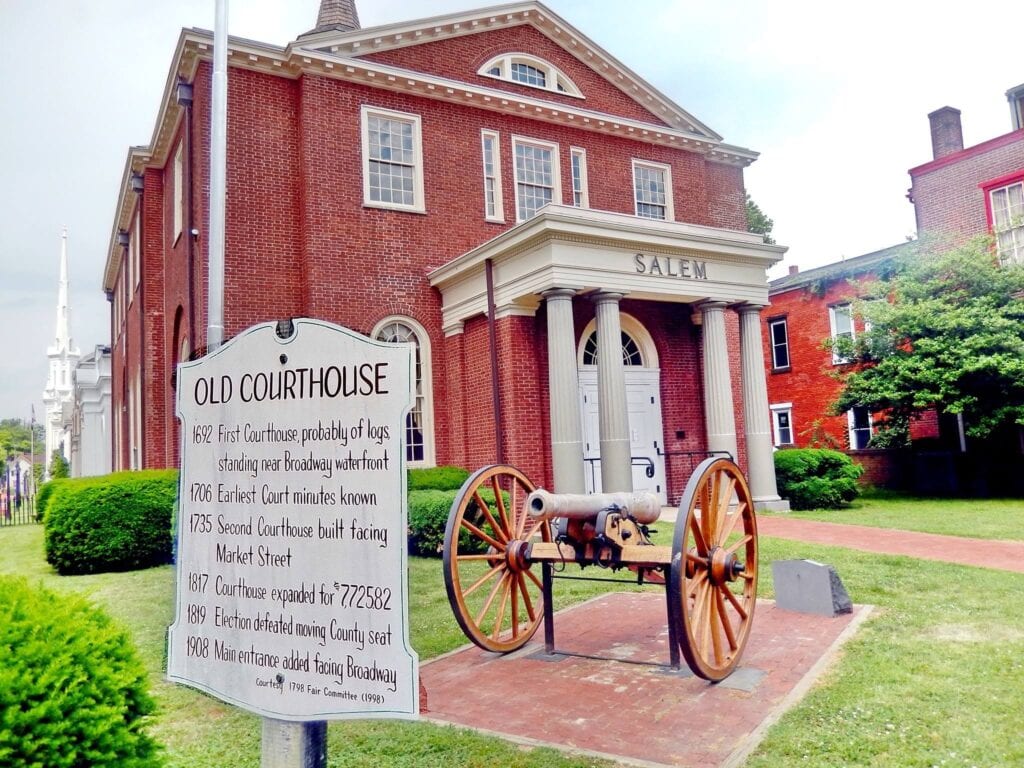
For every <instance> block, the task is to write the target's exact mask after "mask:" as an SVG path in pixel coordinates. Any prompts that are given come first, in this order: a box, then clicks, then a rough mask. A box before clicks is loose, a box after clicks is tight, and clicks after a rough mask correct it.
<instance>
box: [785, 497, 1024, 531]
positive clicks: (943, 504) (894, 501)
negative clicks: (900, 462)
mask: <svg viewBox="0 0 1024 768" xmlns="http://www.w3.org/2000/svg"><path fill="white" fill-rule="evenodd" d="M786 516H788V517H795V518H799V519H802V520H824V521H826V522H830V523H851V524H853V525H870V526H874V527H876V528H898V529H900V530H904V531H921V532H923V533H942V534H946V535H948V536H966V537H968V538H973V539H1009V540H1016V541H1024V499H934V498H909V497H906V496H895V495H891V494H885V493H872V494H869V495H866V496H864V497H863V498H860V499H857V500H856V501H854V502H853V504H851V505H850V507H848V508H847V509H835V510H833V509H816V510H813V511H811V512H790V513H787V515H786Z"/></svg>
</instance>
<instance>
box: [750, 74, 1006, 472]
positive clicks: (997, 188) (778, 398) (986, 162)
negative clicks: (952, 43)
mask: <svg viewBox="0 0 1024 768" xmlns="http://www.w3.org/2000/svg"><path fill="white" fill-rule="evenodd" d="M1007 98H1008V101H1009V103H1010V110H1011V118H1012V122H1011V126H1012V128H1013V130H1012V131H1011V132H1010V133H1007V134H1005V135H1003V136H999V137H997V138H994V139H991V140H989V141H986V142H983V143H981V144H978V145H977V146H974V147H968V148H964V146H963V135H962V130H961V125H960V112H959V110H956V109H953V108H951V107H943V108H942V109H939V110H936V111H935V112H933V113H931V114H930V115H929V116H928V118H929V122H930V125H931V137H932V148H933V154H934V158H933V160H931V161H930V162H928V163H925V164H923V165H920V166H917V167H916V168H912V169H911V170H910V176H911V180H912V187H911V190H910V193H909V195H908V197H909V198H910V200H911V202H913V204H914V210H915V213H916V216H917V224H918V235H919V240H918V241H917V242H916V243H903V244H900V245H896V246H893V247H891V248H886V249H883V250H881V251H876V252H874V253H869V254H865V255H863V256H857V257H855V258H852V259H846V260H845V261H842V262H837V263H834V264H829V265H826V266H824V267H819V268H817V269H812V270H808V271H806V272H800V273H797V272H796V271H794V270H793V268H791V271H790V274H789V275H788V276H786V277H782V278H779V279H777V280H773V281H772V282H771V284H770V288H769V294H770V296H771V306H770V307H768V309H766V310H765V311H764V312H763V313H762V317H763V320H764V323H765V329H764V347H765V362H766V370H767V374H768V393H769V407H770V409H771V412H772V439H773V443H774V445H776V446H786V445H794V446H801V447H805V446H808V445H811V444H825V445H828V444H831V445H835V446H836V447H840V448H842V449H844V450H862V449H864V448H866V447H867V444H868V441H869V440H870V437H871V435H872V434H873V432H874V429H875V424H874V421H873V419H872V416H871V414H869V413H867V412H866V409H854V410H852V411H850V412H848V413H846V414H843V415H840V416H830V415H828V411H829V407H830V406H831V404H832V403H833V402H835V400H836V398H837V396H838V394H839V391H840V389H841V384H840V382H839V381H838V380H837V379H836V378H835V375H834V374H836V373H837V372H839V371H841V370H842V366H843V362H842V361H841V360H839V359H836V358H835V357H834V356H833V354H832V353H831V352H830V351H828V350H827V349H826V348H825V346H824V344H825V341H826V340H827V339H828V338H830V337H835V336H837V335H850V334H852V335H856V334H858V333H860V332H861V331H862V330H863V327H862V324H861V321H860V320H859V319H857V318H855V317H853V316H852V313H851V312H850V308H851V303H850V302H851V299H853V298H855V297H858V296H864V295H865V293H864V291H865V285H870V283H871V282H872V280H874V279H876V278H877V276H878V275H879V274H880V273H882V272H884V270H885V267H886V265H887V264H888V263H890V262H891V260H892V259H893V258H894V257H896V256H897V255H900V254H902V255H905V256H907V257H910V258H912V257H913V252H914V249H915V248H920V247H943V246H944V245H946V244H957V243H962V242H964V241H966V240H968V239H970V238H972V237H975V236H977V235H982V234H986V233H989V232H993V231H994V232H995V234H996V236H997V239H998V245H999V251H1000V254H1001V256H1002V257H1003V258H1005V259H1016V260H1022V259H1024V194H1022V190H1024V130H1022V122H1021V115H1022V104H1024V86H1018V87H1017V88H1014V89H1011V90H1010V91H1008V92H1007ZM911 437H912V439H914V440H915V441H927V442H926V443H922V444H927V445H928V446H930V447H942V448H947V449H952V450H959V449H960V448H962V447H963V446H964V445H966V443H965V442H964V440H963V425H962V424H959V423H958V422H957V421H956V419H955V418H954V417H948V418H947V417H940V416H939V415H938V414H936V413H935V412H927V413H923V414H922V415H921V417H920V418H919V419H918V420H917V421H916V422H914V423H912V424H911ZM861 458H862V459H864V460H866V461H870V458H869V457H863V456H862V457H861Z"/></svg>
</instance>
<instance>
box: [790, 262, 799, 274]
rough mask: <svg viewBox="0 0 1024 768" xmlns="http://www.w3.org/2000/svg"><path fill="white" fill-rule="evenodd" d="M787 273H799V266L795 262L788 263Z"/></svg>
mask: <svg viewBox="0 0 1024 768" xmlns="http://www.w3.org/2000/svg"><path fill="white" fill-rule="evenodd" d="M789 274H790V275H791V276H792V275H798V274H800V267H799V266H798V265H796V264H790V265H789Z"/></svg>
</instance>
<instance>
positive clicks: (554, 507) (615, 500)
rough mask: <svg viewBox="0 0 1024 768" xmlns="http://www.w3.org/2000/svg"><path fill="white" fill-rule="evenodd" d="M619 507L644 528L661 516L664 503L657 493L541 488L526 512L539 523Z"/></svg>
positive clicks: (580, 517) (531, 497)
mask: <svg viewBox="0 0 1024 768" xmlns="http://www.w3.org/2000/svg"><path fill="white" fill-rule="evenodd" d="M613 507H617V508H618V509H620V510H621V511H622V512H624V513H628V514H629V515H631V516H632V517H633V518H634V519H635V520H636V521H637V522H638V523H640V524H641V525H648V524H650V523H653V522H654V521H656V520H657V519H658V518H659V517H661V501H660V500H659V499H658V497H657V496H656V495H655V494H653V493H648V492H647V491H641V492H637V493H551V492H549V491H545V490H544V489H543V488H539V489H537V490H536V491H534V492H533V493H531V494H530V495H529V496H527V498H526V511H527V514H529V515H530V517H532V518H534V519H535V520H551V519H552V518H555V517H565V518H569V519H573V520H585V519H588V518H591V517H595V516H596V515H597V514H598V513H599V512H601V511H602V510H605V509H609V508H613Z"/></svg>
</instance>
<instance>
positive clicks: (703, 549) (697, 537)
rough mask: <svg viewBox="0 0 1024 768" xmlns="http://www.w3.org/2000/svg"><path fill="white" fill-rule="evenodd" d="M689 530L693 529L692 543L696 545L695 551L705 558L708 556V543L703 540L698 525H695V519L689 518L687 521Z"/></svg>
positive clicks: (702, 534)
mask: <svg viewBox="0 0 1024 768" xmlns="http://www.w3.org/2000/svg"><path fill="white" fill-rule="evenodd" d="M689 525H690V528H691V529H693V542H694V544H696V545H697V551H698V552H699V553H700V554H702V555H704V556H705V557H707V554H708V543H707V539H705V538H704V533H703V532H702V531H701V529H700V525H699V524H698V523H697V518H696V517H691V518H690V520H689Z"/></svg>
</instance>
